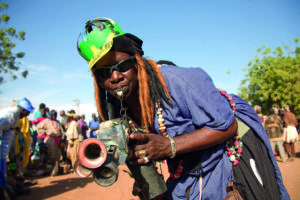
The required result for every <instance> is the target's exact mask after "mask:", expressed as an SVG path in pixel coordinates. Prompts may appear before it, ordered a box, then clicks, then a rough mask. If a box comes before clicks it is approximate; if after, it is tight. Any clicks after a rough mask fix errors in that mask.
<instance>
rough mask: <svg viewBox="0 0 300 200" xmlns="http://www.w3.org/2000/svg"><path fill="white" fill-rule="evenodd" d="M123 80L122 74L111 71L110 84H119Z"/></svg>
mask: <svg viewBox="0 0 300 200" xmlns="http://www.w3.org/2000/svg"><path fill="white" fill-rule="evenodd" d="M123 79H124V76H123V74H122V72H118V71H117V70H113V72H112V74H111V76H110V81H111V82H120V81H121V80H123Z"/></svg>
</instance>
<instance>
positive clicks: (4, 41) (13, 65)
mask: <svg viewBox="0 0 300 200" xmlns="http://www.w3.org/2000/svg"><path fill="white" fill-rule="evenodd" d="M7 7H8V4H7V3H6V2H3V3H1V4H0V23H1V28H0V83H3V81H5V80H6V78H7V77H10V78H11V79H13V80H15V79H17V77H18V74H17V72H18V71H19V65H20V62H18V61H17V59H18V58H23V57H24V55H25V53H24V52H18V53H13V48H14V47H15V46H16V44H15V42H14V40H15V39H18V40H24V39H25V32H24V31H19V32H17V31H16V29H15V28H13V27H6V26H5V25H7V22H8V21H9V18H10V17H9V15H7V14H3V13H2V11H3V10H4V9H6V8H7ZM3 24H5V25H3ZM27 74H28V71H27V70H25V71H23V72H21V76H22V77H24V78H26V76H27Z"/></svg>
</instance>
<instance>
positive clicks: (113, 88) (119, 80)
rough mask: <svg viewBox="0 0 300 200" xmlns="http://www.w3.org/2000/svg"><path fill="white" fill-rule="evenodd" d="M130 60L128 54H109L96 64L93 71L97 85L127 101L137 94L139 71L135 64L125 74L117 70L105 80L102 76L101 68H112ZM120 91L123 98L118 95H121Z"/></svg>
mask: <svg viewBox="0 0 300 200" xmlns="http://www.w3.org/2000/svg"><path fill="white" fill-rule="evenodd" d="M128 58H130V55H129V54H127V53H123V52H109V53H107V54H106V55H105V56H103V58H102V59H101V60H100V61H99V62H97V63H96V64H95V69H93V73H94V75H95V78H96V81H97V83H98V84H99V85H100V86H101V87H102V88H104V89H105V90H106V91H107V92H109V93H110V94H111V95H112V96H114V97H116V98H119V99H120V98H123V99H126V98H128V97H129V96H131V95H132V94H135V93H136V92H137V87H138V86H137V85H138V79H137V70H136V68H135V66H134V64H133V66H132V68H130V69H129V70H127V71H125V72H118V71H117V70H114V71H113V72H112V74H111V76H110V77H108V78H103V76H101V67H104V66H105V67H111V66H114V65H117V64H119V63H120V62H122V61H124V60H125V59H128ZM99 68H100V69H99ZM97 69H99V70H97ZM120 91H121V94H122V97H121V96H119V95H118V94H120Z"/></svg>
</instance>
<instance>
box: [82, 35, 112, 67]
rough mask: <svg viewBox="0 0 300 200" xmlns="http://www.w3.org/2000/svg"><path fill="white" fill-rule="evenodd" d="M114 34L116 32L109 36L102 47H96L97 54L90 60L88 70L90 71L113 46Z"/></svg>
mask: <svg viewBox="0 0 300 200" xmlns="http://www.w3.org/2000/svg"><path fill="white" fill-rule="evenodd" d="M114 35H115V34H110V35H109V36H108V38H107V42H106V43H105V44H104V45H103V46H102V47H101V48H99V49H95V54H94V56H93V58H92V59H91V60H90V62H89V70H88V71H90V70H91V69H92V68H93V67H94V65H95V64H96V63H97V62H98V61H99V60H100V59H101V58H102V57H103V56H104V55H105V54H107V53H108V52H109V50H110V49H111V48H112V45H113V38H114Z"/></svg>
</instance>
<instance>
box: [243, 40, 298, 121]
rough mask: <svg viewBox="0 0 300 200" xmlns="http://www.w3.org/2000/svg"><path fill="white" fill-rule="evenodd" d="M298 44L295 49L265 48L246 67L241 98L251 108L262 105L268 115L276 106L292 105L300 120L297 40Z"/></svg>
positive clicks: (292, 109)
mask: <svg viewBox="0 0 300 200" xmlns="http://www.w3.org/2000/svg"><path fill="white" fill-rule="evenodd" d="M294 42H295V44H296V48H295V50H291V48H290V47H289V46H287V45H286V46H285V47H284V48H282V47H277V48H276V49H275V50H271V49H270V48H268V47H266V46H262V47H261V48H259V49H257V53H258V55H255V56H254V59H253V60H251V61H250V62H249V64H248V67H247V68H246V71H247V73H246V75H245V79H243V80H242V82H241V85H240V92H239V95H240V96H241V97H242V98H243V99H245V100H246V101H248V102H250V103H251V105H260V106H261V107H262V112H263V113H265V114H268V110H269V109H270V108H271V107H272V105H273V104H275V103H276V104H278V105H279V106H283V105H284V104H288V105H289V106H290V109H291V111H292V112H294V113H295V115H296V117H297V118H300V47H299V46H297V43H298V42H299V38H295V39H294Z"/></svg>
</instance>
